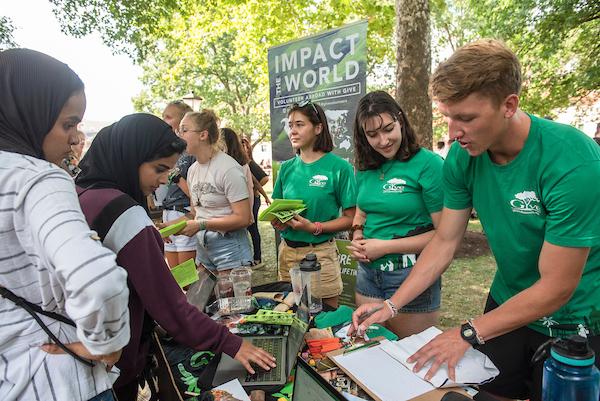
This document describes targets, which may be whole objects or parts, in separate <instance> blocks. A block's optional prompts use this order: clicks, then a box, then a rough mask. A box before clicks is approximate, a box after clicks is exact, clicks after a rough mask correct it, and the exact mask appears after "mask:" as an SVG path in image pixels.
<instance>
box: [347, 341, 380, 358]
mask: <svg viewBox="0 0 600 401" xmlns="http://www.w3.org/2000/svg"><path fill="white" fill-rule="evenodd" d="M377 345H379V341H371V342H369V343H364V344H363V345H359V346H358V347H355V348H350V349H347V350H345V351H344V355H346V354H349V353H351V352H354V351H358V350H359V349H366V348H371V347H375V346H377Z"/></svg>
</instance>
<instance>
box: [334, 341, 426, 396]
mask: <svg viewBox="0 0 600 401" xmlns="http://www.w3.org/2000/svg"><path fill="white" fill-rule="evenodd" d="M389 342H390V341H388V340H383V341H381V344H382V345H384V344H387V343H389ZM382 345H380V346H378V347H371V348H366V349H364V350H359V351H355V352H351V353H348V354H346V355H343V354H342V355H337V356H332V355H330V358H331V359H333V360H334V362H335V363H336V364H337V365H338V366H339V367H341V368H342V370H344V371H346V372H347V373H348V374H349V375H350V376H352V377H353V378H354V379H355V380H356V381H357V382H358V383H359V385H361V387H362V388H363V389H364V390H365V391H370V392H372V393H373V394H372V395H374V396H376V397H377V398H378V399H380V400H381V401H404V400H410V399H411V398H414V397H417V396H419V395H421V394H425V393H426V392H428V391H431V390H433V389H434V388H435V387H434V386H433V385H431V384H430V383H428V382H426V381H425V380H423V379H421V378H420V377H418V376H417V375H415V374H414V373H413V372H411V371H410V370H408V369H407V368H406V367H405V366H404V365H402V364H401V363H399V362H398V361H397V360H395V359H394V358H392V357H391V356H390V355H388V354H387V353H386V352H385V351H384V350H383V349H382V348H381V347H382Z"/></svg>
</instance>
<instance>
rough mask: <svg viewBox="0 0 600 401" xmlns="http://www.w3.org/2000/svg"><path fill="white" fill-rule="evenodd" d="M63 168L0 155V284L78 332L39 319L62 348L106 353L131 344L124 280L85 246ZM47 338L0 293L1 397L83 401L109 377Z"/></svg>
mask: <svg viewBox="0 0 600 401" xmlns="http://www.w3.org/2000/svg"><path fill="white" fill-rule="evenodd" d="M92 236H94V232H93V231H91V230H90V229H89V227H88V225H87V223H86V221H85V218H84V217H83V214H82V212H81V209H80V206H79V202H78V199H77V195H76V193H75V185H74V183H73V181H72V179H71V178H70V177H69V176H68V175H67V173H66V172H64V171H63V170H61V169H59V168H58V167H56V166H54V165H52V164H50V163H48V162H46V161H43V160H39V159H36V158H32V157H29V156H24V155H20V154H16V153H10V152H3V151H0V286H3V287H6V288H8V289H10V290H11V291H12V292H14V293H15V294H17V295H19V296H21V297H23V298H25V299H26V300H28V301H29V302H32V303H35V304H37V305H39V306H41V307H42V309H44V310H47V311H51V312H56V313H59V314H62V315H64V316H67V317H69V318H70V319H71V320H73V321H74V322H75V324H76V328H75V327H72V326H69V325H67V324H64V323H61V322H58V321H56V320H54V319H52V318H48V317H45V316H42V315H40V318H41V319H42V320H43V321H44V323H45V324H46V325H47V326H48V327H49V328H50V330H51V331H52V332H53V333H54V334H55V335H56V336H57V337H58V338H59V339H60V340H61V341H62V342H63V343H65V344H66V343H71V342H77V341H81V342H82V343H83V344H84V345H85V346H86V348H87V349H88V350H89V351H90V352H92V353H93V354H97V355H98V354H107V353H110V352H114V351H116V350H118V349H121V348H123V347H124V346H125V345H126V344H127V343H128V341H129V335H130V332H129V312H128V309H127V300H128V297H129V291H128V289H127V285H126V280H127V274H126V272H125V270H123V269H122V268H120V267H119V266H117V265H116V261H115V255H114V254H113V253H112V252H111V251H109V250H108V249H106V248H103V247H102V244H101V243H100V242H99V241H95V240H93V239H92V238H91V237H92ZM48 342H50V341H49V338H48V336H47V335H46V333H44V331H43V330H42V329H41V328H40V326H39V325H38V324H37V323H36V322H35V320H33V318H32V317H31V316H30V315H29V314H28V313H27V312H26V311H25V310H24V309H22V308H20V307H18V306H16V305H15V304H13V303H12V302H11V301H9V300H7V299H4V298H1V297H0V400H3V401H8V400H42V399H43V400H53V401H62V400H89V399H90V398H93V397H94V396H96V395H97V394H99V393H101V392H103V391H105V390H107V389H109V388H111V386H112V383H113V382H114V381H115V380H116V378H117V377H116V376H117V374H116V373H107V372H106V366H105V365H103V364H101V363H96V365H95V367H94V368H91V367H88V366H86V365H84V364H82V363H81V362H78V361H76V360H75V359H74V358H73V357H72V356H70V355H50V354H47V353H45V352H44V351H42V350H41V349H40V345H42V344H45V343H48Z"/></svg>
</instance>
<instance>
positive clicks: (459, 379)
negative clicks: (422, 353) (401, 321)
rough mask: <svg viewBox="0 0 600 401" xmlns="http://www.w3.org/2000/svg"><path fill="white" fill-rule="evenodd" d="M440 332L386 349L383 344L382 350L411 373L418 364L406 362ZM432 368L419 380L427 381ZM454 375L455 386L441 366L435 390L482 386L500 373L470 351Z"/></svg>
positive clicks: (428, 331)
mask: <svg viewBox="0 0 600 401" xmlns="http://www.w3.org/2000/svg"><path fill="white" fill-rule="evenodd" d="M441 332H442V331H441V330H440V329H438V328H436V327H430V328H428V329H426V330H425V331H422V332H421V333H418V334H414V335H412V336H409V337H406V338H403V339H402V340H398V341H393V342H388V343H387V344H385V345H383V344H382V346H381V348H382V350H383V351H385V352H386V353H387V354H388V355H390V356H391V357H392V358H394V359H396V360H397V361H398V362H400V363H402V364H403V365H405V366H406V367H407V368H409V369H412V367H413V366H414V365H415V364H414V363H408V362H407V361H406V360H407V359H408V358H409V357H410V356H411V355H412V354H414V353H415V352H417V351H418V350H419V349H420V348H421V347H422V346H423V345H425V344H427V343H428V342H429V341H431V340H432V339H433V338H435V337H436V336H437V335H438V334H440V333H441ZM430 367H431V363H428V364H426V365H425V366H424V367H423V369H421V370H420V371H419V372H417V373H416V374H417V375H418V376H420V377H425V374H427V371H428V370H429V368H430ZM455 373H456V382H453V381H451V380H450V379H449V378H448V367H447V365H442V366H441V367H440V369H439V370H438V371H437V372H436V374H435V375H434V376H433V377H432V378H431V380H429V381H430V382H431V383H432V384H433V385H434V386H436V387H441V388H446V387H456V386H460V385H463V384H481V383H486V382H488V381H490V380H492V379H493V378H494V377H496V376H497V375H498V373H500V372H499V371H498V369H497V368H496V366H495V365H494V363H493V362H492V361H491V360H490V359H489V358H488V357H487V356H486V355H485V354H483V353H481V352H479V351H477V350H475V349H473V348H469V349H468V350H467V352H465V355H464V356H463V357H462V358H461V360H460V361H458V363H457V365H456V368H455ZM457 383H458V384H457Z"/></svg>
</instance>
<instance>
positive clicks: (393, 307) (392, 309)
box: [383, 299, 399, 317]
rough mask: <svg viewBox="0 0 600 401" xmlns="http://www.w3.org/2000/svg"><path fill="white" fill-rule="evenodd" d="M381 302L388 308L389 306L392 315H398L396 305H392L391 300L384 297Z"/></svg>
mask: <svg viewBox="0 0 600 401" xmlns="http://www.w3.org/2000/svg"><path fill="white" fill-rule="evenodd" d="M383 303H384V304H386V305H387V307H388V308H390V311H391V312H392V317H396V316H398V313H399V311H398V308H397V307H396V305H394V303H393V302H392V301H391V300H389V299H386V300H385V301H383Z"/></svg>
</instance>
